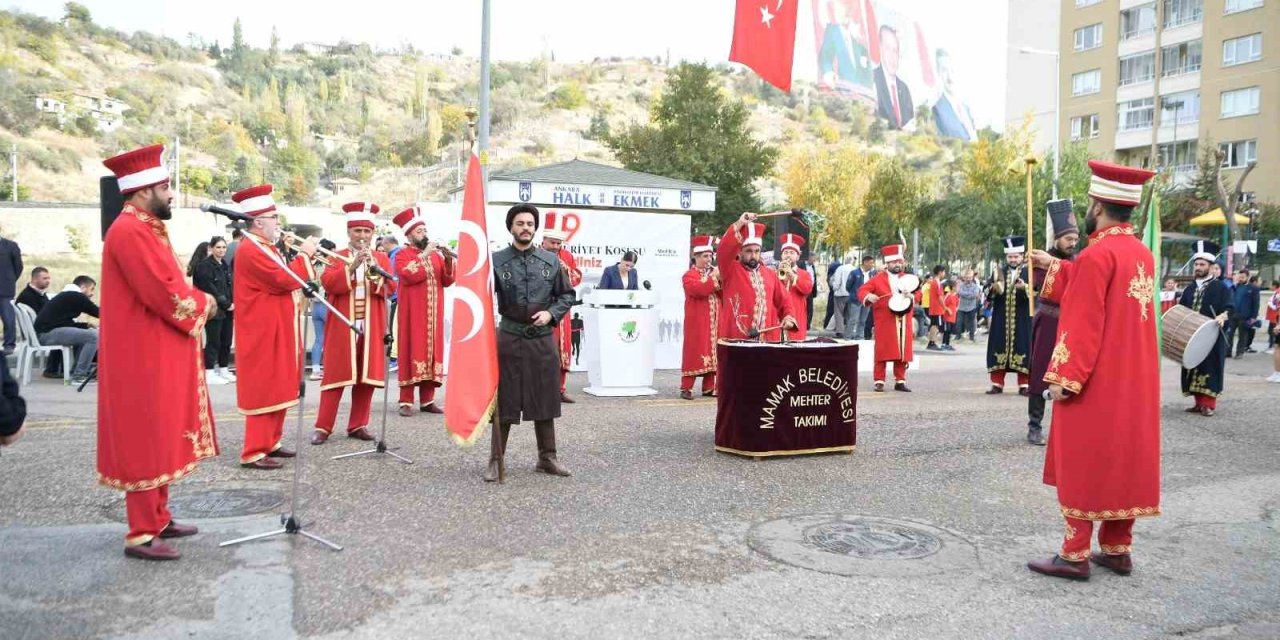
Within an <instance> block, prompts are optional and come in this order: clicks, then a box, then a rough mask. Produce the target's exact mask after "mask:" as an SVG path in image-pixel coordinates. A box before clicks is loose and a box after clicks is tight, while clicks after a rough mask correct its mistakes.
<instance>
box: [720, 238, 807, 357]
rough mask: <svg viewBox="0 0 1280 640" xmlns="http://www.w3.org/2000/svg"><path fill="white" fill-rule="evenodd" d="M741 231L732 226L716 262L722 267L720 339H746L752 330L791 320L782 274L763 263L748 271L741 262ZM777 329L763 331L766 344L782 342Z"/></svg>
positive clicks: (721, 243)
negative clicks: (780, 280) (779, 274)
mask: <svg viewBox="0 0 1280 640" xmlns="http://www.w3.org/2000/svg"><path fill="white" fill-rule="evenodd" d="M738 234H739V231H738V230H736V229H735V228H734V227H732V226H731V227H729V230H728V231H725V234H724V238H722V239H721V240H720V244H719V246H717V247H716V263H717V266H719V268H720V282H721V291H720V302H721V308H720V337H721V338H726V339H746V338H748V337H749V336H748V333H747V332H748V331H750V330H751V329H755V330H757V331H762V330H764V329H769V328H772V327H777V326H779V325H781V324H782V321H783V320H785V319H788V318H790V319H791V320H793V321H794V320H795V317H794V316H793V315H792V311H791V301H790V300H789V299H788V296H787V295H786V292H785V291H784V290H783V287H782V283H781V282H779V281H778V274H777V273H776V272H775V271H774V270H773V269H770V268H768V267H765V266H764V265H763V264H761V265H760V266H759V267H757V268H755V269H748V268H746V267H744V266H742V263H740V262H738V250H739V249H741V248H742V238H741V237H739V235H738ZM780 335H781V334H780V333H779V331H778V330H777V329H774V330H772V331H762V335H761V338H762V339H763V340H765V341H766V342H778V341H779V338H780Z"/></svg>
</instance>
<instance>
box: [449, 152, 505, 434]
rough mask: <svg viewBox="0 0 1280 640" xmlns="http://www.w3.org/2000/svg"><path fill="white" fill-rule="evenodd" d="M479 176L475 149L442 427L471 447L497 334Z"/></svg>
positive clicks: (490, 389) (491, 398)
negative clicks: (494, 322)
mask: <svg viewBox="0 0 1280 640" xmlns="http://www.w3.org/2000/svg"><path fill="white" fill-rule="evenodd" d="M484 205H485V197H484V175H483V173H482V172H481V170H480V159H479V158H477V157H476V155H475V154H474V153H472V154H471V160H470V161H469V162H468V164H467V186H466V191H465V192H464V193H463V198H462V222H461V225H460V227H459V229H460V231H459V233H458V277H457V279H456V280H455V281H454V283H453V287H452V291H453V301H454V302H453V323H452V326H451V327H450V330H449V369H448V370H449V381H448V384H447V385H445V392H444V426H445V429H448V430H449V435H451V436H452V437H453V440H454V441H455V442H457V443H458V444H460V445H462V446H470V445H472V444H474V443H475V441H476V438H477V437H478V436H479V435H480V434H481V433H483V431H484V429H483V427H484V425H485V424H486V423H488V422H489V419H490V418H491V417H492V416H493V412H494V410H495V409H496V408H497V402H498V338H497V333H496V331H495V327H494V324H493V265H491V264H490V262H489V259H490V256H489V231H488V226H487V225H486V224H485V217H484V213H485V212H484Z"/></svg>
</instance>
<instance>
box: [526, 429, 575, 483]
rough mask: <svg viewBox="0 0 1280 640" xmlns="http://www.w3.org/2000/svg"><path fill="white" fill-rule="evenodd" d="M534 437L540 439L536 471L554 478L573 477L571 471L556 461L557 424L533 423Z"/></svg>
mask: <svg viewBox="0 0 1280 640" xmlns="http://www.w3.org/2000/svg"><path fill="white" fill-rule="evenodd" d="M533 435H534V437H536V438H537V439H538V466H537V467H535V470H536V471H541V472H542V473H545V474H548V475H553V476H564V477H567V476H571V475H573V474H572V473H569V470H568V469H566V468H564V467H562V466H560V463H559V462H557V461H556V423H555V421H554V420H538V421H537V422H534V423H533Z"/></svg>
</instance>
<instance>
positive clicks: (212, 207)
mask: <svg viewBox="0 0 1280 640" xmlns="http://www.w3.org/2000/svg"><path fill="white" fill-rule="evenodd" d="M200 210H201V211H203V212H205V213H214V214H217V215H220V216H226V217H228V218H230V219H232V220H235V221H236V222H253V216H249V215H245V214H243V213H240V212H239V211H232V210H231V209H227V208H225V207H220V206H218V205H216V204H202V205H200Z"/></svg>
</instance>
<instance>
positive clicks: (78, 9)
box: [62, 2, 93, 28]
mask: <svg viewBox="0 0 1280 640" xmlns="http://www.w3.org/2000/svg"><path fill="white" fill-rule="evenodd" d="M62 8H63V10H64V11H65V15H64V17H63V21H64V22H65V23H66V25H67V26H68V27H78V28H85V27H89V26H91V25H93V16H92V15H90V14H89V8H88V7H86V6H84V5H82V4H80V3H78V2H68V3H66V4H65V5H62Z"/></svg>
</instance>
